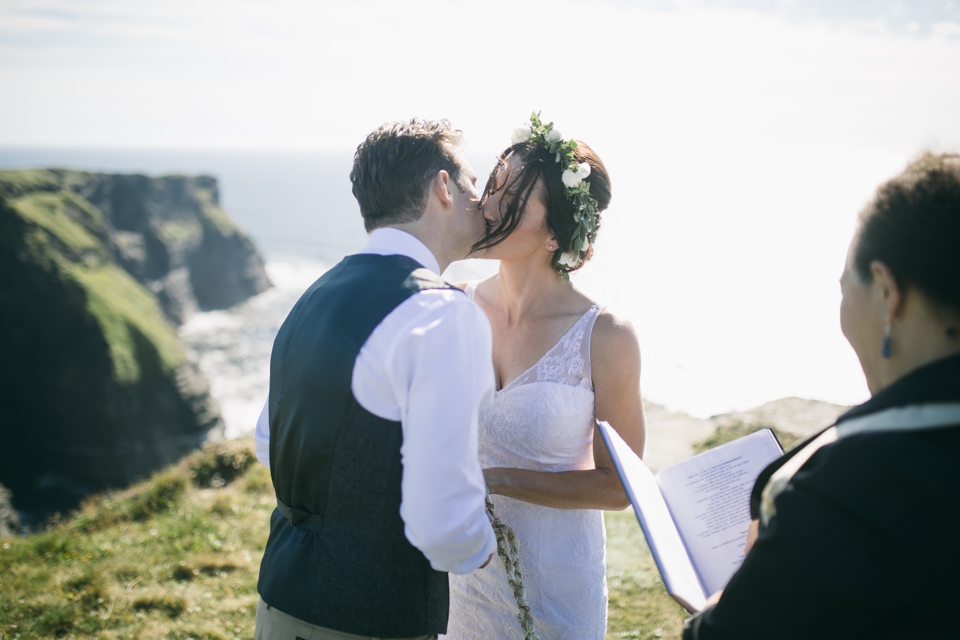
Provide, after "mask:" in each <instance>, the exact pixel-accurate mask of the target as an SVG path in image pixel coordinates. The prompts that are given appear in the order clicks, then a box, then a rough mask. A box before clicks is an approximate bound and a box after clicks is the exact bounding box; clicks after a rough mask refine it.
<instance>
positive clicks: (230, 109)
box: [0, 0, 960, 415]
mask: <svg viewBox="0 0 960 640" xmlns="http://www.w3.org/2000/svg"><path fill="white" fill-rule="evenodd" d="M836 4H842V5H844V9H843V10H841V9H838V8H837V7H835V6H833V5H836ZM531 110H540V111H542V116H543V118H544V120H546V121H554V122H555V123H556V124H557V127H558V128H559V129H561V130H562V131H563V133H564V134H565V135H567V136H572V137H576V138H579V139H582V140H584V141H586V142H588V143H589V144H590V145H591V146H592V147H593V148H594V149H595V150H596V151H597V152H598V153H599V155H600V156H601V157H602V158H603V160H604V162H605V163H606V165H607V167H608V169H609V171H610V174H611V177H612V181H613V202H612V205H611V208H610V210H609V211H607V212H606V213H605V214H604V217H603V228H602V230H601V233H600V237H599V240H598V245H597V252H596V258H595V260H594V261H593V262H592V263H591V264H590V265H588V267H587V268H586V269H584V271H583V273H582V274H580V275H579V276H577V277H576V278H575V282H576V283H577V284H578V286H580V287H582V288H583V289H584V290H585V291H586V292H587V293H588V294H590V295H592V296H593V297H595V298H596V299H598V300H599V301H600V302H602V303H605V304H609V305H611V306H612V308H614V309H617V310H620V311H621V312H622V313H623V314H624V315H626V316H627V317H628V318H630V319H631V320H632V321H633V323H634V325H635V326H636V328H637V330H638V333H639V335H640V340H641V349H642V352H643V358H644V373H643V385H644V392H645V395H646V396H647V397H649V398H650V399H652V400H654V401H658V402H662V403H665V404H667V405H669V406H671V407H673V408H679V409H683V410H686V411H688V412H691V413H694V414H697V415H709V414H711V413H718V412H721V411H727V410H730V409H734V408H745V407H749V406H753V405H757V404H760V403H762V402H765V401H767V400H772V399H775V398H778V397H782V396H789V395H799V396H804V397H812V398H820V399H824V400H831V401H836V402H841V403H854V402H859V401H862V400H863V399H865V398H866V395H867V391H866V386H865V384H864V382H863V379H862V375H861V373H860V370H859V366H858V364H857V362H856V358H855V356H854V354H853V352H852V350H851V349H850V348H849V346H848V345H847V344H846V341H845V340H844V338H843V336H842V335H841V333H840V329H839V322H838V317H837V315H838V314H837V308H838V304H839V286H838V284H837V279H838V277H839V275H840V270H841V268H842V265H843V258H844V254H845V251H846V248H847V244H848V243H849V240H850V236H851V233H852V231H853V229H854V224H855V220H856V215H857V213H858V212H859V210H860V209H861V208H862V206H863V205H864V204H865V203H866V201H867V200H868V199H869V198H870V196H871V194H872V193H873V190H874V189H875V188H876V187H877V186H878V185H879V184H880V183H881V182H882V181H883V180H885V179H887V178H889V177H892V176H893V175H894V174H895V173H896V172H898V171H899V170H901V169H902V168H903V166H904V165H905V164H906V162H908V161H909V160H910V159H911V158H912V157H914V156H916V155H917V154H918V153H919V152H920V151H922V150H923V149H926V148H932V149H935V150H958V149H960V118H958V114H960V5H958V4H957V3H956V2H952V1H951V2H844V3H836V2H820V1H811V2H802V1H800V0H797V1H794V2H786V1H781V2H775V1H769V2H763V1H759V0H758V1H753V2H750V1H747V0H744V1H739V2H736V1H729V2H722V1H713V2H709V1H702V2H697V1H689V2H684V1H680V0H677V1H674V2H671V1H667V0H663V1H648V2H644V1H636V2H631V1H629V0H610V1H608V2H586V1H580V2H577V1H564V0H560V1H550V2H546V1H542V2H525V1H522V0H512V1H510V2H499V1H484V2H479V1H477V2H473V1H469V0H448V1H439V0H435V1H434V0H416V1H409V2H396V1H389V2H388V1H377V0H371V1H367V0H350V1H343V2H292V1H277V0H274V1H270V2H255V1H251V0H230V1H229V2H227V1H198V0H162V1H156V2H135V3H133V2H124V1H121V0H90V1H83V2H70V1H66V0H63V1H45V0H39V1H38V0H23V1H21V0H12V1H10V0H7V1H6V2H4V3H3V4H2V5H0V122H3V123H4V125H3V127H0V146H3V147H51V148H66V147H77V148H90V149H96V148H129V149H159V148H163V149H218V150H230V149H263V150H314V151H316V150H327V151H343V152H347V151H349V150H352V149H353V148H355V147H356V145H357V144H358V142H359V141H360V140H361V139H362V138H363V137H364V136H365V135H366V134H367V133H368V132H369V131H370V130H372V129H373V128H374V127H376V126H377V125H379V124H380V123H382V122H384V121H387V120H398V119H404V118H409V117H411V116H420V117H426V118H447V119H449V120H450V121H451V122H452V123H453V124H454V125H455V126H457V127H458V128H460V129H462V130H463V131H464V133H465V134H466V136H467V139H468V154H469V157H470V158H471V159H472V160H473V162H474V164H475V169H476V170H477V171H478V173H480V174H481V181H482V180H483V174H484V172H486V171H488V170H489V168H490V165H491V164H492V157H493V155H494V154H495V153H496V152H498V151H500V150H501V149H502V148H503V147H504V146H506V145H507V144H508V142H509V136H510V133H511V131H512V130H513V128H514V127H515V126H516V125H518V124H519V123H520V122H521V121H522V120H523V119H525V118H526V117H527V116H528V115H529V114H530V111H531ZM344 188H345V189H349V184H348V183H347V182H346V180H344ZM318 206H322V205H321V204H318ZM358 224H359V220H358ZM468 268H471V267H468ZM481 270H482V268H481ZM878 348H879V345H878Z"/></svg>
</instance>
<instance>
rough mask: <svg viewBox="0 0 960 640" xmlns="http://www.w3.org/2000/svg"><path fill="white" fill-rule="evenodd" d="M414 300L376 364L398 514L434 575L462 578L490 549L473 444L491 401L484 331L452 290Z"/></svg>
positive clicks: (483, 323) (477, 314)
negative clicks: (398, 475) (396, 436)
mask: <svg viewBox="0 0 960 640" xmlns="http://www.w3.org/2000/svg"><path fill="white" fill-rule="evenodd" d="M417 297H420V300H419V301H410V304H411V306H413V305H417V304H418V303H419V304H420V305H421V309H420V312H419V313H417V314H415V316H416V317H414V318H412V320H411V321H410V322H409V325H408V326H407V327H404V329H403V330H402V331H400V332H399V333H398V335H399V338H398V339H397V341H396V347H395V350H394V351H393V353H392V354H390V357H389V358H388V361H387V367H386V370H387V372H388V375H389V376H390V378H391V384H392V386H393V389H394V392H395V394H396V396H395V397H396V400H397V403H398V404H399V406H400V422H401V424H402V425H403V445H402V447H401V449H400V453H401V456H402V462H403V480H402V483H401V492H402V501H401V505H400V516H401V518H403V521H404V532H405V534H406V536H407V539H408V540H409V541H410V543H411V544H413V545H414V546H415V547H417V548H418V549H420V550H421V551H422V552H423V554H424V555H425V556H426V557H427V559H428V560H429V561H430V564H431V566H433V568H434V569H437V570H439V571H449V572H451V573H468V572H470V571H473V570H474V569H477V568H478V567H480V566H481V565H483V564H484V563H485V562H486V561H487V559H488V558H489V557H490V555H491V554H492V553H494V552H495V551H496V538H495V536H494V534H493V529H492V528H491V526H490V521H489V519H488V518H487V514H486V505H485V501H484V497H485V494H486V488H485V485H484V480H483V472H482V470H481V468H480V461H479V453H478V442H477V440H478V417H479V412H480V407H481V406H482V405H483V404H484V403H488V402H490V400H491V398H492V396H493V380H494V378H493V364H492V359H491V352H492V346H491V345H492V338H491V333H490V325H489V323H488V321H487V319H486V317H485V316H484V315H483V312H482V311H481V310H480V309H479V308H478V307H477V306H476V305H474V304H473V303H471V302H470V301H469V300H468V299H467V298H466V297H465V296H463V294H461V293H459V292H449V291H444V292H429V293H421V294H417Z"/></svg>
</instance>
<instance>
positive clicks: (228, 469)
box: [0, 440, 685, 640]
mask: <svg viewBox="0 0 960 640" xmlns="http://www.w3.org/2000/svg"><path fill="white" fill-rule="evenodd" d="M274 505H275V502H274V495H273V489H272V486H271V483H270V474H269V472H268V471H267V469H266V468H265V467H263V466H262V465H260V464H259V463H257V462H256V460H255V458H254V455H253V444H252V442H251V441H250V440H234V441H226V442H220V443H216V444H212V445H208V446H207V447H206V448H205V449H204V450H203V451H199V452H197V453H195V454H192V455H190V456H188V457H187V458H185V459H183V460H182V461H181V462H180V463H178V464H176V465H174V466H171V467H168V468H166V469H164V470H162V471H160V472H159V473H157V474H155V475H154V476H153V477H152V478H151V479H150V480H148V481H145V482H143V483H140V484H138V485H136V486H134V487H131V488H130V489H128V490H125V491H123V492H118V493H113V494H100V495H97V496H94V497H92V498H90V499H89V500H87V501H86V502H85V503H84V504H83V505H82V507H81V508H80V509H79V510H78V511H77V512H76V513H74V514H72V515H71V516H70V517H69V518H64V519H62V520H61V521H59V522H58V523H56V524H55V525H54V526H52V527H50V528H49V529H48V530H46V531H43V532H41V533H37V534H34V535H31V536H27V537H23V538H3V539H0V576H3V579H2V580H0V637H2V638H3V639H4V640H7V639H15V638H24V639H26V638H118V639H119V638H150V639H153V638H168V639H171V640H173V639H187V638H198V639H206V640H220V639H232V638H252V637H253V627H254V616H255V612H256V604H257V589H256V584H257V573H258V571H259V566H260V557H261V554H262V552H263V545H264V544H265V542H266V537H267V523H268V520H269V516H270V513H271V511H272V510H273V507H274ZM606 522H607V549H608V583H609V587H610V609H609V611H610V623H609V632H608V634H607V637H608V638H644V639H646V638H679V637H680V626H681V623H682V620H683V618H684V617H685V615H684V613H683V611H682V610H681V609H680V607H679V606H677V605H676V604H675V603H674V602H673V600H672V599H670V597H669V596H667V595H666V592H665V591H664V590H663V586H662V585H661V583H660V581H659V577H658V575H657V571H656V568H655V566H654V564H653V560H652V558H651V557H650V554H649V552H648V551H647V548H646V545H645V543H644V542H643V535H642V534H641V532H640V529H639V527H637V524H636V520H635V519H634V517H633V514H632V513H629V512H626V513H608V514H607V519H606Z"/></svg>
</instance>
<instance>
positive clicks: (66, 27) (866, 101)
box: [0, 0, 960, 153]
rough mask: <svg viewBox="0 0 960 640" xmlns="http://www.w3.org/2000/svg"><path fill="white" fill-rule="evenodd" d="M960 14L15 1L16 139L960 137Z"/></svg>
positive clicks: (615, 5)
mask: <svg viewBox="0 0 960 640" xmlns="http://www.w3.org/2000/svg"><path fill="white" fill-rule="evenodd" d="M958 64H960V7H958V6H957V2H955V1H953V0H949V1H948V0H943V1H930V0H927V1H924V0H913V1H911V2H891V1H884V0H875V1H872V2H865V1H856V0H846V1H845V2H834V1H831V0H811V1H809V2H800V1H799V0H796V1H793V2H788V1H783V0H781V1H776V0H768V1H763V0H752V1H751V0H739V1H735V0H726V1H724V0H713V1H708V0H702V1H696V0H689V1H682V0H674V1H669V0H648V1H641V0H609V1H592V2H588V1H584V0H556V1H528V0H510V1H509V2H503V1H499V0H489V1H484V2H477V1H470V0H413V1H403V2H398V1H396V0H343V1H339V0H333V1H326V2H317V1H295V0H272V1H269V2H265V1H260V0H163V1H156V0H154V1H149V0H148V1H140V2H135V3H132V2H127V1H124V0H4V1H3V2H0V121H2V122H4V126H3V128H2V129H0V145H6V146H57V147H62V146H80V147H90V146H94V147H133V148H158V147H165V148H203V149H208V148H216V149H231V148H244V149H311V150H316V149H352V148H354V147H355V146H356V144H357V141H358V140H359V139H361V138H362V137H363V135H365V133H367V132H368V131H370V130H371V129H372V128H374V127H375V126H377V125H378V124H380V123H381V122H384V121H387V120H396V119H400V118H405V117H410V116H414V115H417V116H422V117H431V118H437V117H446V118H448V119H449V120H451V121H452V122H453V123H454V124H455V125H456V126H458V127H460V128H462V129H463V130H464V131H465V132H466V134H467V136H468V138H469V139H470V141H471V144H472V145H474V146H475V147H477V148H483V149H484V150H486V149H487V148H489V149H498V148H499V147H500V146H501V145H502V143H503V142H504V141H505V140H506V135H507V134H506V133H505V132H507V131H509V130H510V129H512V128H513V127H514V126H515V125H516V124H517V123H519V122H520V121H521V120H522V119H524V117H525V116H526V115H527V113H528V112H529V111H531V110H534V109H537V110H541V109H542V110H544V116H545V117H546V118H547V119H551V120H556V121H557V122H558V123H559V122H562V123H564V124H563V126H564V127H566V128H567V129H568V130H569V131H570V132H571V133H572V132H576V133H577V134H579V135H581V136H582V137H583V138H584V139H590V140H595V141H597V142H598V143H601V146H603V144H608V145H611V146H612V145H614V144H618V145H619V143H620V142H621V141H622V140H623V137H624V136H629V137H630V138H631V139H633V140H636V144H637V145H642V144H658V145H669V146H678V145H694V146H695V145H699V144H714V145H717V144H719V145H724V144H729V143H731V142H733V143H746V144H751V143H764V144H766V143H780V144H791V143H793V144H810V143H814V144H816V143H830V144H841V145H848V146H871V145H873V146H884V147H889V148H894V149H897V150H900V151H902V152H907V153H909V152H911V151H914V150H916V149H917V148H919V147H922V146H931V145H946V146H951V145H953V146H955V145H957V144H958V143H960V123H958V119H957V117H956V114H957V113H960V82H958V81H957V80H958V79H960V77H958V69H960V67H958Z"/></svg>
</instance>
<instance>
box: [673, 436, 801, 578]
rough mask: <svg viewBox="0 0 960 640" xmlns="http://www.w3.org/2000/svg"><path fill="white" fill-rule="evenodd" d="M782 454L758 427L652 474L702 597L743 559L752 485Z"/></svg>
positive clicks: (731, 572) (773, 439)
mask: <svg viewBox="0 0 960 640" xmlns="http://www.w3.org/2000/svg"><path fill="white" fill-rule="evenodd" d="M782 453H783V451H782V449H781V448H780V444H779V443H778V442H777V439H776V437H775V436H774V435H773V432H772V431H771V430H770V429H762V430H760V431H757V432H755V433H752V434H750V435H748V436H744V437H743V438H740V439H738V440H734V441H733V442H728V443H727V444H724V445H720V446H719V447H716V448H714V449H711V450H709V451H705V452H703V453H701V454H699V455H696V456H693V457H692V458H689V459H687V460H684V461H683V462H679V463H677V464H675V465H672V466H670V467H667V468H666V469H663V470H662V471H661V472H660V473H658V474H657V482H658V484H659V486H660V492H661V493H662V494H663V498H664V500H665V501H666V503H667V506H668V507H669V509H670V514H671V515H672V516H673V520H674V522H675V523H676V526H677V529H678V530H679V532H680V536H681V537H682V538H683V542H684V544H685V545H686V548H687V552H688V553H689V555H690V560H691V562H692V563H693V566H694V567H695V569H696V571H697V575H698V576H699V577H700V582H701V584H702V585H703V589H704V592H705V593H706V594H707V595H708V596H709V595H711V594H713V593H714V592H715V591H718V590H720V589H723V588H724V587H725V586H726V584H727V582H728V581H729V580H730V577H731V576H732V575H733V574H734V572H735V571H736V570H737V568H738V567H739V566H740V565H741V564H742V563H743V558H744V546H745V544H746V540H747V528H748V526H749V524H750V492H751V490H752V489H753V483H754V482H755V481H756V479H757V476H759V475H760V472H761V471H763V469H764V468H765V467H766V466H767V465H768V464H770V463H771V462H772V461H773V460H775V459H776V458H778V457H780V456H781V455H782Z"/></svg>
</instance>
